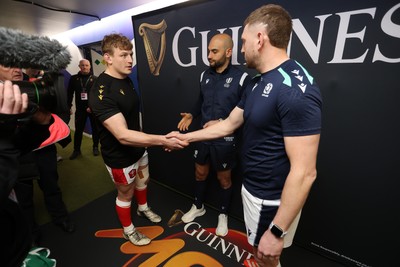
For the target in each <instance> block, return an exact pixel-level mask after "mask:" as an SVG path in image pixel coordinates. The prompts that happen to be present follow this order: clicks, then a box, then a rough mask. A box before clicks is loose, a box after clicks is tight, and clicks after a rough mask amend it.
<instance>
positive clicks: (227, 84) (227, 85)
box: [224, 77, 233, 88]
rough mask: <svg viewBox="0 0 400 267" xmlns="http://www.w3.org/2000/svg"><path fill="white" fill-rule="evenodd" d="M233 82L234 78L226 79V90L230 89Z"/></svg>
mask: <svg viewBox="0 0 400 267" xmlns="http://www.w3.org/2000/svg"><path fill="white" fill-rule="evenodd" d="M232 81H233V78H232V77H229V78H226V80H225V84H224V87H225V88H228V87H229V86H231V82H232Z"/></svg>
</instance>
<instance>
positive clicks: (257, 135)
mask: <svg viewBox="0 0 400 267" xmlns="http://www.w3.org/2000/svg"><path fill="white" fill-rule="evenodd" d="M238 107H239V108H241V109H243V110H244V115H243V116H244V126H243V149H242V153H243V157H242V166H243V185H244V186H245V188H246V189H247V190H248V191H249V192H250V193H251V194H252V195H254V196H256V197H258V198H261V199H269V200H272V199H280V197H281V193H282V189H283V186H284V183H285V180H286V177H287V175H288V173H289V169H290V163H289V159H288V157H287V154H286V152H285V145H284V139H283V138H284V136H305V135H313V134H319V133H320V132H321V108H322V98H321V93H320V90H319V88H318V86H317V85H316V84H315V82H314V79H313V77H311V76H310V75H309V73H308V72H307V71H306V70H305V69H304V68H303V67H302V66H301V65H300V64H299V63H298V62H296V61H294V60H292V59H289V60H287V61H285V62H284V63H282V64H281V65H280V66H278V67H277V68H275V69H273V70H271V71H268V72H266V73H264V74H261V75H258V76H256V77H255V78H253V80H252V82H251V83H250V84H249V86H248V87H247V89H246V90H245V93H244V94H243V97H242V99H241V101H240V102H239V104H238Z"/></svg>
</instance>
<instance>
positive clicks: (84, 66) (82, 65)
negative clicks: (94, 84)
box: [79, 59, 90, 75]
mask: <svg viewBox="0 0 400 267" xmlns="http://www.w3.org/2000/svg"><path fill="white" fill-rule="evenodd" d="M79 69H80V70H81V71H80V72H81V74H84V75H87V74H89V73H90V61H89V60H87V59H81V60H80V61H79Z"/></svg>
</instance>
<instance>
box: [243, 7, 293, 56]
mask: <svg viewBox="0 0 400 267" xmlns="http://www.w3.org/2000/svg"><path fill="white" fill-rule="evenodd" d="M257 23H262V24H264V25H265V27H266V31H267V34H268V38H269V40H270V42H271V45H273V46H275V47H278V48H285V49H286V48H287V46H288V44H289V40H290V34H291V33H292V27H293V26H292V18H291V16H290V14H289V12H287V11H286V10H285V9H284V8H283V7H281V6H279V5H274V4H268V5H263V6H261V7H259V8H257V9H256V10H254V11H253V12H251V13H250V15H249V16H248V17H247V18H246V20H245V21H244V23H243V25H244V26H246V25H252V24H257Z"/></svg>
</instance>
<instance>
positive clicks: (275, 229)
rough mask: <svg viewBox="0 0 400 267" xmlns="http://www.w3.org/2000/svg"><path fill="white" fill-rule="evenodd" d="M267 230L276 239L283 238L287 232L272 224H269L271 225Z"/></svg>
mask: <svg viewBox="0 0 400 267" xmlns="http://www.w3.org/2000/svg"><path fill="white" fill-rule="evenodd" d="M269 230H271V233H272V234H273V235H274V236H276V237H277V238H284V237H285V235H286V234H287V232H284V231H283V230H282V228H280V227H279V226H278V225H276V224H274V222H271V224H270V225H269Z"/></svg>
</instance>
